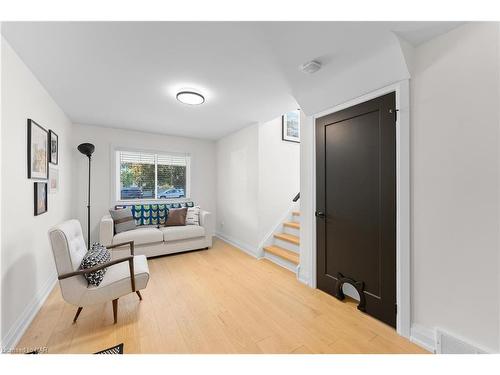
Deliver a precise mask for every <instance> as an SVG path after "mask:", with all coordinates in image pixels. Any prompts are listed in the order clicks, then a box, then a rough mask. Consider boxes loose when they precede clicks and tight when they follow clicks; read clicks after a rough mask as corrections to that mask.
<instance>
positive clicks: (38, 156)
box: [28, 119, 49, 180]
mask: <svg viewBox="0 0 500 375" xmlns="http://www.w3.org/2000/svg"><path fill="white" fill-rule="evenodd" d="M28 178H30V179H34V180H47V179H48V178H49V133H48V131H47V130H46V129H44V128H43V127H42V126H40V125H39V124H37V123H36V122H35V121H33V120H32V119H28Z"/></svg>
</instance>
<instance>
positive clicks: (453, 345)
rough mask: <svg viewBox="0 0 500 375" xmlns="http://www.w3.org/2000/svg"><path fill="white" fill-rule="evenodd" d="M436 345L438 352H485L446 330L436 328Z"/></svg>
mask: <svg viewBox="0 0 500 375" xmlns="http://www.w3.org/2000/svg"><path fill="white" fill-rule="evenodd" d="M436 344H437V345H436V346H437V348H436V349H437V350H436V351H437V353H439V354H484V353H485V352H484V351H483V350H481V349H479V348H476V347H475V346H473V345H471V344H468V343H467V342H465V341H464V340H462V339H459V338H457V337H455V336H452V335H450V334H449V333H447V332H444V331H441V330H439V329H438V330H436Z"/></svg>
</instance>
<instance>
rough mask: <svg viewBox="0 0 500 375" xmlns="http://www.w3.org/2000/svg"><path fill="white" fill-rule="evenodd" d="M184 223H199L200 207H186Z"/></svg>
mask: <svg viewBox="0 0 500 375" xmlns="http://www.w3.org/2000/svg"><path fill="white" fill-rule="evenodd" d="M186 225H200V207H199V206H194V207H189V208H188V209H187V215H186Z"/></svg>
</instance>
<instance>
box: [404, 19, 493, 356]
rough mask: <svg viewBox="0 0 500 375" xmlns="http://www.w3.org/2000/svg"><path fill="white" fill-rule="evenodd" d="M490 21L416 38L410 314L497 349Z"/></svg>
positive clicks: (419, 321) (416, 320)
mask: <svg viewBox="0 0 500 375" xmlns="http://www.w3.org/2000/svg"><path fill="white" fill-rule="evenodd" d="M498 38H499V33H498V25H497V24H496V23H483V24H477V23H476V24H468V25H464V26H461V27H459V28H458V29H455V30H453V31H451V32H449V33H447V34H445V35H442V36H441V37H438V38H436V39H434V40H431V41H430V42H428V43H426V44H424V45H422V46H420V47H418V48H417V49H416V51H415V61H414V72H415V73H414V76H413V79H412V86H411V94H412V95H411V96H412V105H411V108H412V111H411V114H412V115H411V120H412V125H411V128H412V132H411V141H412V143H411V146H412V147H411V148H412V152H411V160H412V175H411V178H412V181H413V185H412V195H413V202H412V212H413V217H412V219H413V226H412V237H413V244H412V245H413V257H412V264H413V267H412V285H413V293H412V301H413V303H412V306H413V309H412V320H413V322H414V323H416V324H418V325H422V326H424V327H427V328H431V329H432V328H435V327H440V328H442V329H445V330H447V331H450V333H454V334H456V335H459V336H462V337H463V338H465V339H467V341H469V342H471V343H475V344H477V345H480V346H482V347H484V348H486V349H489V350H492V351H498V349H499V346H498V340H499V321H498V320H499V316H500V315H499V263H498V257H499V255H498V251H499V250H498V249H499V247H498V245H499V241H498V213H499V212H498V207H499V206H498V194H499V190H498V188H499V186H498V171H499V169H498V167H499V161H498V126H499V112H498V104H499V100H500V97H499V81H498V77H499V56H498V47H499V43H498Z"/></svg>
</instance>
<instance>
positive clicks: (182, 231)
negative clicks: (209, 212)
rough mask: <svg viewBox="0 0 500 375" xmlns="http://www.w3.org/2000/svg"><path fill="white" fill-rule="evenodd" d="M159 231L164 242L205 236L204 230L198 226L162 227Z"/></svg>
mask: <svg viewBox="0 0 500 375" xmlns="http://www.w3.org/2000/svg"><path fill="white" fill-rule="evenodd" d="M160 230H161V231H162V232H163V240H164V241H165V242H169V241H179V240H187V239H189V238H197V237H204V236H205V228H203V227H202V226H199V225H184V226H179V227H163V228H160Z"/></svg>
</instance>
